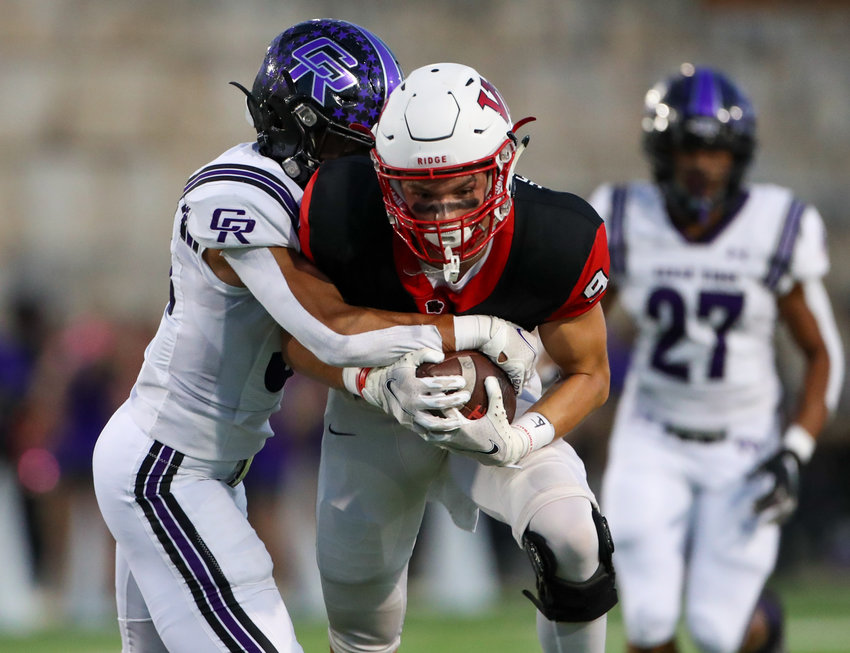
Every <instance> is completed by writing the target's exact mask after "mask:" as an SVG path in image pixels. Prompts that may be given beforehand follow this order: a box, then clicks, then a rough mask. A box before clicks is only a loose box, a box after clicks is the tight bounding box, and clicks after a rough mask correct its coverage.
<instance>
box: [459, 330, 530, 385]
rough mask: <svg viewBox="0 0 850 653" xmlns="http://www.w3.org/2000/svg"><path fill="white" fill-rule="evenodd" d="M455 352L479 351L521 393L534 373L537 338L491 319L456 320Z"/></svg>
mask: <svg viewBox="0 0 850 653" xmlns="http://www.w3.org/2000/svg"><path fill="white" fill-rule="evenodd" d="M454 328H455V349H457V351H463V350H465V349H479V350H480V351H481V352H482V353H483V354H484V355H485V356H487V358H489V359H490V360H492V361H493V362H494V363H496V365H498V366H499V367H501V368H502V369H503V370H504V371H505V373H506V374H507V375H508V377H509V378H510V380H511V384H512V385H513V386H514V392H515V393H516V394H519V393H520V392H522V389H523V387H524V386H525V384H526V382H527V381H528V380H529V379H530V378H531V375H532V374H533V373H534V370H535V364H536V362H537V351H536V349H535V348H534V345H533V344H532V343H534V342H535V340H536V338H535V337H534V336H533V335H532V334H531V333H529V332H528V331H526V330H524V329H522V328H521V327H518V326H517V325H516V324H513V323H512V322H508V321H506V320H502V319H501V318H498V317H491V316H488V315H462V316H459V317H457V316H456V317H455V318H454Z"/></svg>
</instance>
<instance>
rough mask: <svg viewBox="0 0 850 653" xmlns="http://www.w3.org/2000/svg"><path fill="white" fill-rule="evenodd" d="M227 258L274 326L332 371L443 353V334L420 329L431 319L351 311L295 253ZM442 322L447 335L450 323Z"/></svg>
mask: <svg viewBox="0 0 850 653" xmlns="http://www.w3.org/2000/svg"><path fill="white" fill-rule="evenodd" d="M224 257H225V259H226V261H227V263H228V264H229V265H230V266H231V267H232V268H233V270H234V271H235V272H236V273H237V275H238V276H239V278H240V280H241V281H242V282H243V283H244V284H245V286H246V287H247V288H248V289H249V290H250V291H251V293H252V294H253V295H254V297H255V298H256V299H257V300H258V301H259V302H260V303H261V304H262V305H263V307H264V308H265V309H266V310H267V311H268V312H269V314H270V315H271V316H272V317H273V318H274V319H275V321H277V323H278V324H280V325H281V326H282V327H283V328H284V329H285V330H286V331H288V332H289V333H291V334H292V335H293V336H294V337H295V338H296V339H298V341H299V342H301V344H303V345H304V346H305V347H307V348H308V349H309V350H310V351H311V352H312V353H313V354H315V355H316V356H317V357H318V358H319V359H321V360H322V361H324V362H325V363H328V364H329V365H335V366H338V367H345V366H374V365H387V364H389V363H392V362H393V361H395V360H397V359H398V358H400V357H401V356H403V355H404V354H406V353H407V352H409V351H414V350H417V349H423V348H429V349H441V348H443V335H442V334H441V331H440V329H439V328H438V327H437V326H435V325H432V324H422V325H420V324H419V322H425V321H427V320H428V319H429V318H426V317H425V316H421V317H419V316H415V315H413V316H406V317H403V318H402V317H399V316H398V315H396V316H395V317H392V318H391V317H388V314H386V313H384V312H381V311H375V310H374V309H365V308H358V307H354V306H348V305H346V304H345V302H344V301H343V300H342V297H341V296H340V294H339V292H338V291H337V289H336V288H335V287H334V286H333V284H331V283H330V282H328V281H327V280H326V279H324V278H323V277H322V276H321V275H320V274H318V273H317V272H315V270H314V269H310V266H309V263H308V262H307V261H306V260H303V259H300V257H299V255H298V254H297V253H296V252H293V251H292V250H288V249H286V248H282V247H276V248H248V249H245V250H227V251H225V252H224ZM399 315H400V314H399ZM382 320H383V321H382ZM441 320H442V322H441V325H442V328H443V331H444V332H446V333H447V328H449V327H450V326H451V319H450V318H445V317H444V318H441ZM431 321H440V320H439V319H434V318H431ZM380 325H383V326H380ZM370 327H373V328H374V329H372V328H370ZM360 329H364V330H360ZM449 337H451V336H449Z"/></svg>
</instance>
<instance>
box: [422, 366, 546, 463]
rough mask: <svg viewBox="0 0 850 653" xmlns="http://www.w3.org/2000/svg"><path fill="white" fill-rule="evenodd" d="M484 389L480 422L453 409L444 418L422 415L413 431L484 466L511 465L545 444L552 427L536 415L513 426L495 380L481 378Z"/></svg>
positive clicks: (523, 417)
mask: <svg viewBox="0 0 850 653" xmlns="http://www.w3.org/2000/svg"><path fill="white" fill-rule="evenodd" d="M484 388H485V389H486V390H487V400H488V407H487V414H486V415H484V416H483V417H481V418H480V419H474V420H472V419H467V418H465V417H464V416H463V415H461V413H460V411H459V410H458V409H457V408H451V409H448V410H447V411H445V416H444V417H442V418H440V417H435V416H433V415H430V414H428V415H424V416H422V418H421V419H417V425H418V426H419V427H421V428H419V429H417V432H418V433H419V434H420V435H421V436H422V438H423V439H425V440H426V441H428V442H431V443H433V444H436V445H437V446H439V447H442V448H443V449H447V450H449V451H455V452H457V453H460V454H463V455H464V456H469V457H470V458H474V459H475V460H477V461H478V462H480V463H482V464H484V465H500V466H506V465H515V464H516V463H517V462H518V461H519V460H520V459H521V458H522V457H523V456H525V455H526V454H528V453H530V452H532V451H535V450H537V449H539V448H540V447H542V446H544V445H547V444H549V443H550V442H551V441H552V440H553V439H554V437H555V427H554V426H552V423H551V422H550V421H549V420H548V419H546V418H545V417H544V416H543V415H541V414H540V413H526V414H525V415H523V416H522V417H520V418H519V419H517V420H516V422H514V424H511V423H510V422H508V415H507V413H506V412H505V406H504V403H503V402H502V390H501V387H500V386H499V380H498V379H497V378H495V377H492V376H488V377H487V378H486V379H484Z"/></svg>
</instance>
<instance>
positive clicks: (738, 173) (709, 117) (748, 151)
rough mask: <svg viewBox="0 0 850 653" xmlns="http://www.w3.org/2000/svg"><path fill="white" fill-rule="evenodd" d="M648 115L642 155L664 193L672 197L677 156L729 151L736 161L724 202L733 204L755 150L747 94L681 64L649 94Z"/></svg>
mask: <svg viewBox="0 0 850 653" xmlns="http://www.w3.org/2000/svg"><path fill="white" fill-rule="evenodd" d="M644 109H645V110H644V117H643V122H642V127H643V147H644V152H645V153H646V155H647V158H648V159H649V163H650V167H651V168H652V172H653V175H654V177H655V180H656V181H657V182H658V183H659V184H660V186H661V188H662V190H664V191H665V193H667V191H668V190H669V191H671V192H672V187H671V180H672V178H673V152H674V151H675V150H678V149H683V150H693V149H700V148H705V149H725V150H728V151H730V152H731V153H732V155H733V159H734V164H733V168H732V172H731V175H730V180H729V187H728V189H727V192H726V197H725V200H731V199H734V197H735V196H736V195H737V194H738V193H739V191H740V187H741V183H742V180H743V177H744V173H745V172H746V170H747V168H748V167H749V165H750V163H751V162H752V160H753V155H754V154H755V149H756V113H755V110H754V109H753V105H752V103H751V102H750V100H749V98H748V97H747V96H746V95H745V94H744V93H743V91H741V90H740V89H739V87H738V86H737V85H736V84H735V83H734V82H732V80H730V79H729V78H728V77H727V76H726V75H724V74H723V73H721V72H719V71H717V70H715V69H712V68H706V67H699V66H692V65H691V64H682V66H681V67H680V69H679V72H678V74H676V75H673V76H671V77H668V78H667V79H665V80H663V81H661V82H659V83H657V84H656V85H655V86H653V87H652V88H651V89H650V90H649V91H648V92H647V93H646V99H645V104H644ZM667 199H668V201H670V200H671V199H673V200H674V204H676V202H677V201H683V200H684V198H679V200H676V199H675V198H671V196H670V195H668V197H667Z"/></svg>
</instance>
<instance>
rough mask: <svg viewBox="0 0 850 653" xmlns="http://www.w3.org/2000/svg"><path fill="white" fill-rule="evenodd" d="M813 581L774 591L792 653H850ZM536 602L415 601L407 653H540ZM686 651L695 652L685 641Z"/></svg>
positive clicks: (616, 642) (831, 587)
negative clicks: (487, 607) (464, 613)
mask: <svg viewBox="0 0 850 653" xmlns="http://www.w3.org/2000/svg"><path fill="white" fill-rule="evenodd" d="M842 575H843V578H838V579H836V578H832V579H821V580H817V581H815V580H812V579H810V578H806V579H798V580H792V579H784V580H783V581H782V582H779V583H775V584H774V587H775V588H776V589H777V590H778V591H779V593H780V594H781V595H782V597H783V599H784V601H785V604H786V607H787V611H788V614H789V625H788V650H789V653H847V652H848V651H850V578H847V576H846V574H842ZM533 615H534V611H533V608H532V606H531V604H530V603H529V602H528V601H526V599H524V598H523V597H521V596H520V595H519V590H516V591H511V592H509V593H508V595H507V596H505V598H504V599H503V600H501V601H500V603H499V605H498V607H497V609H495V610H494V611H493V612H492V613H489V614H488V615H487V616H482V617H468V618H463V617H456V616H447V615H446V614H443V613H436V612H428V611H425V610H423V609H416V598H415V597H413V598H412V600H411V610H410V613H409V614H408V618H407V624H406V626H405V633H404V640H403V643H402V647H401V651H402V652H403V653H453V652H455V651H458V652H460V651H462V652H464V653H526V652H528V653H535V652H536V651H539V648H538V645H537V638H536V635H535V631H534V616H533ZM295 629H296V632H297V634H298V638H299V640H300V642H301V644H302V646H303V647H304V650H305V653H327V650H328V646H327V639H326V635H325V625H324V624H323V623H320V622H316V621H303V620H298V619H296V620H295ZM607 642H608V644H607V646H606V649H607V650H608V651H610V652H612V653H621V652H622V651H623V650H624V648H625V647H624V636H623V628H622V622H621V619H620V613H619V610H618V608H615V609H614V610H613V611H612V612H611V615H610V618H609V628H608V640H607ZM119 649H120V642H119V640H118V636H117V634H116V633H115V631H114V629H113V628H108V629H105V630H104V631H80V630H75V629H72V628H68V629H49V630H45V631H42V632H38V633H35V634H32V635H28V636H26V637H9V636H4V635H3V634H0V653H117V652H118V651H119ZM681 650H682V653H697V652H696V649H695V648H694V647H693V646H692V645H691V644H690V642H688V641H687V640H685V639H683V641H682V647H681Z"/></svg>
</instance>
